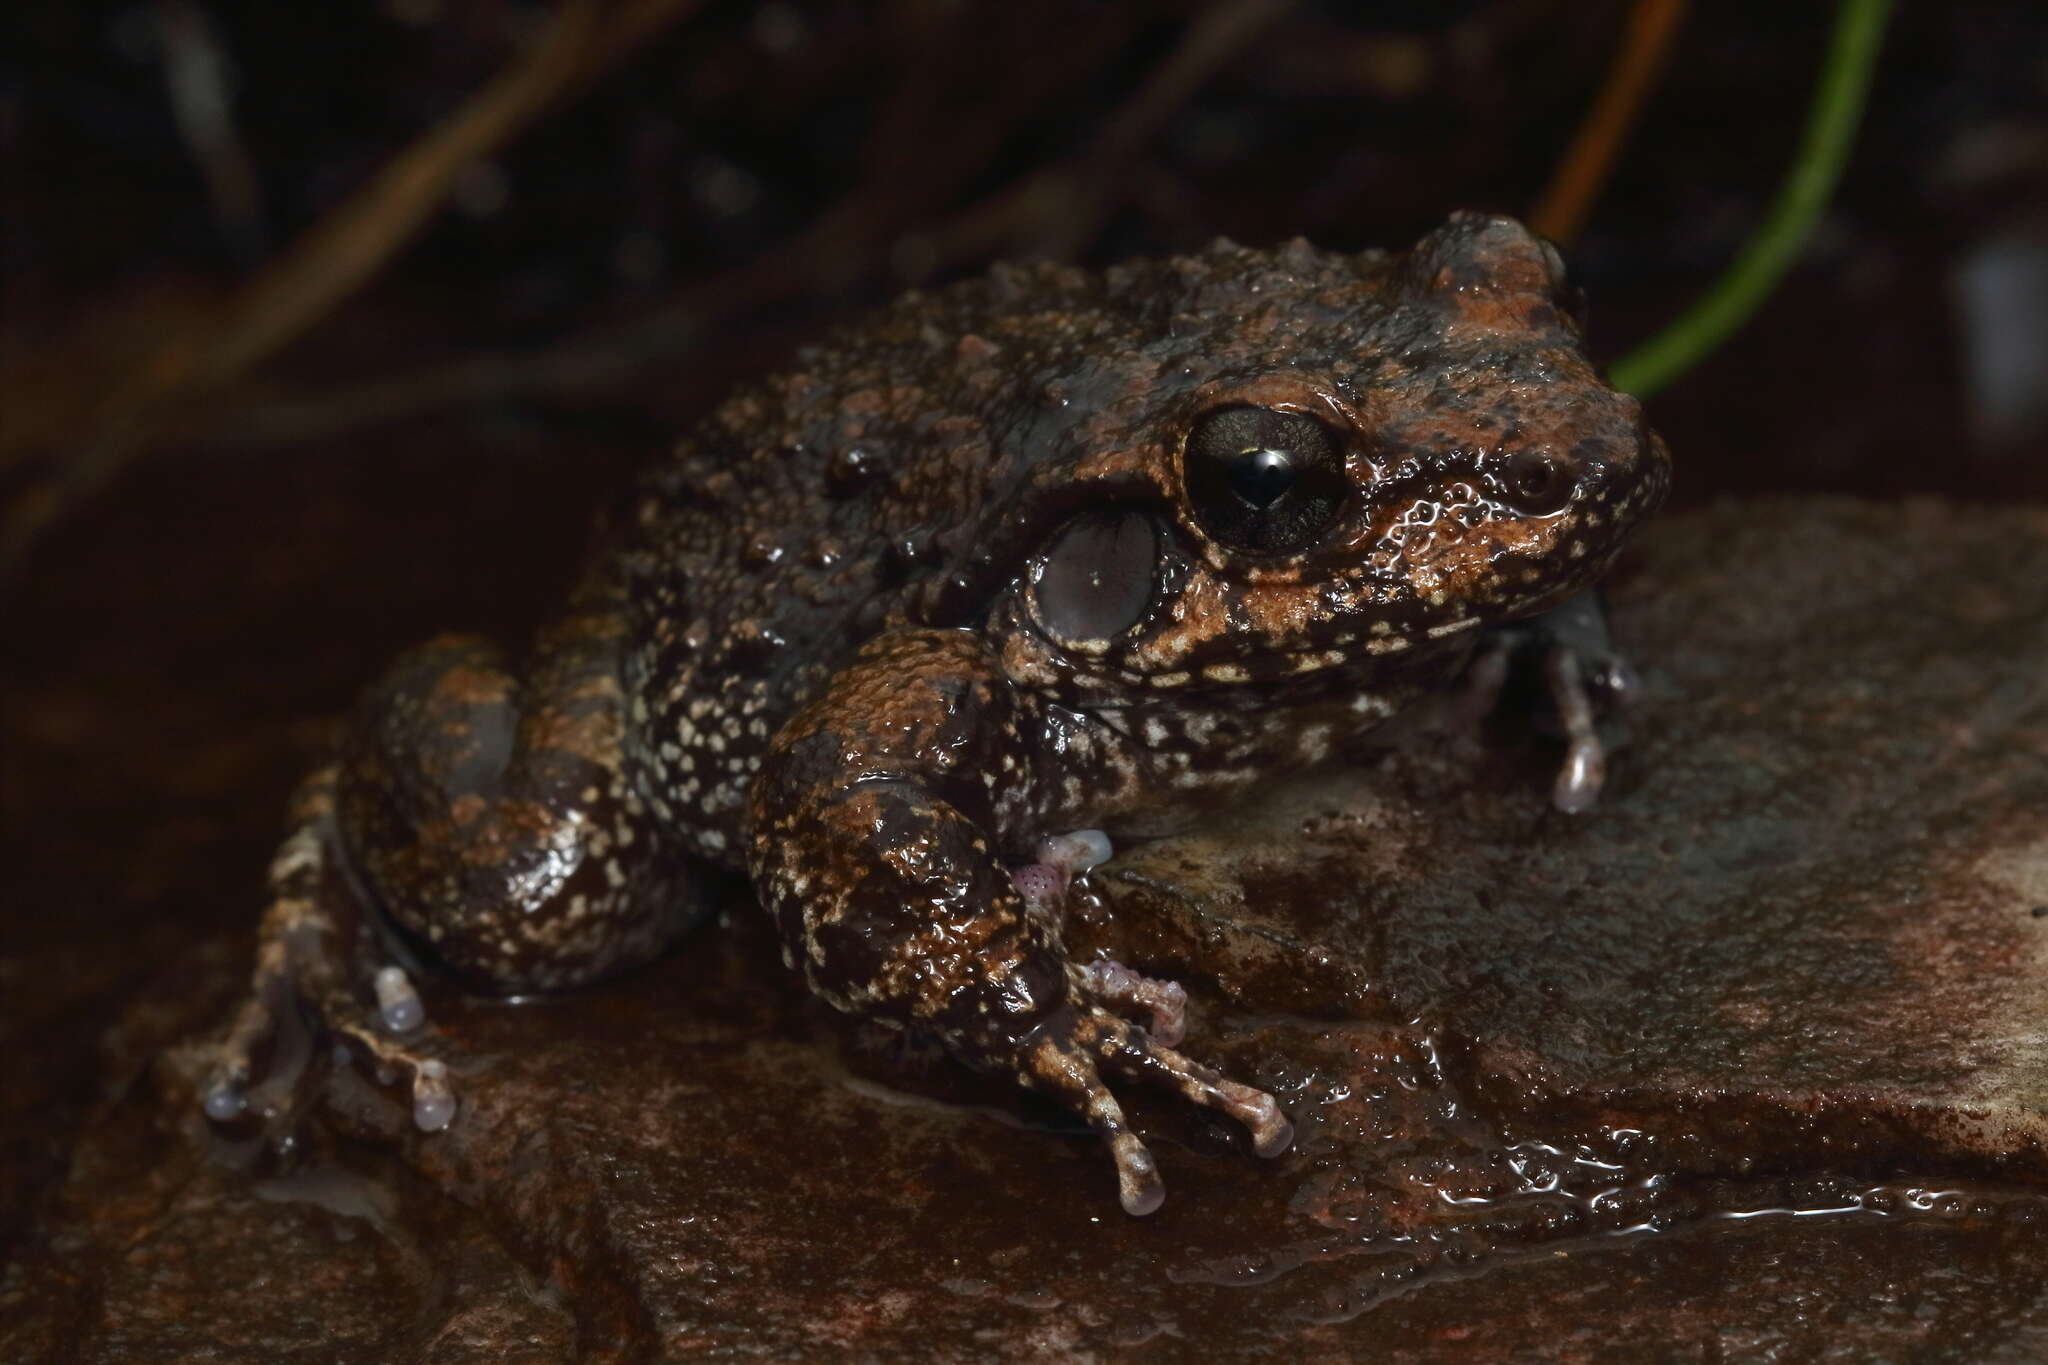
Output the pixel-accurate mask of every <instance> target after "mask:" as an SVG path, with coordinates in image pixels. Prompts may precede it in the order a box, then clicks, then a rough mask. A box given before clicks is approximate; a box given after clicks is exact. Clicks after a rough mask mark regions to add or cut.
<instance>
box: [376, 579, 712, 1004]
mask: <svg viewBox="0 0 2048 1365" xmlns="http://www.w3.org/2000/svg"><path fill="white" fill-rule="evenodd" d="M617 636H618V629H617V627H616V626H615V625H614V624H613V623H612V621H611V620H610V618H608V617H603V616H595V615H593V616H586V617H582V618H576V619H572V620H571V621H569V622H568V623H566V624H565V625H563V626H561V627H558V628H557V629H555V630H554V631H553V632H551V633H550V634H549V635H548V636H546V637H544V638H543V639H542V641H541V642H540V644H541V647H540V650H539V652H538V655H537V658H536V663H535V666H534V668H533V670H532V672H531V673H530V674H529V675H528V676H527V677H526V678H524V679H521V678H517V677H515V676H513V675H512V674H511V673H510V672H509V671H507V669H506V668H505V666H504V663H503V660H502V657H501V655H500V654H499V652H498V651H497V650H496V648H495V647H493V646H492V645H490V644H489V643H487V642H485V641H482V640H478V639H475V638H471V637H461V636H451V637H444V638H441V639H438V640H435V641H433V642H431V643H429V644H427V645H424V646H422V647H420V648H419V649H416V650H414V651H413V652H411V653H410V654H408V655H406V656H404V657H403V658H401V659H400V660H399V661H398V663H397V664H396V665H394V666H393V668H392V669H391V671H390V672H389V673H388V674H387V675H386V676H385V678H384V679H383V680H382V682H380V683H379V684H378V685H377V686H376V687H375V688H374V689H373V690H372V691H371V692H370V694H369V695H368V696H367V697H366V698H365V700H364V703H363V705H362V706H361V708H360V709H359V711H358V713H357V715H356V717H355V720H354V723H353V725H352V727H351V731H350V735H349V739H348V744H347V752H346V755H345V760H344V763H343V768H342V776H341V787H340V828H341V841H342V845H343V848H344V849H345V850H346V853H347V856H348V859H349V862H350V863H351V865H352V866H353V867H354V868H355V869H356V871H357V872H358V874H359V875H360V876H361V877H362V878H363V880H364V881H365V882H367V884H368V885H369V887H370V889H371V890H372V892H373V893H374V895H375V897H376V899H377V901H378V902H379V904H380V905H381V906H382V908H383V909H384V911H385V912H386V913H387V914H388V915H389V916H390V917H391V919H392V920H393V921H395V922H396V923H397V924H398V925H400V926H401V927H402V928H403V929H405V930H406V931H407V932H408V933H410V934H411V935H412V936H413V937H414V938H416V939H417V940H420V941H422V942H424V943H425V944H426V945H427V947H428V948H429V950H430V951H431V953H432V954H433V956H435V957H436V958H437V959H439V961H440V962H442V963H443V964H444V965H446V966H447V967H449V968H451V969H452V970H453V971H455V972H456V973H457V974H458V975H460V976H462V977H463V978H464V979H465V980H466V981H467V982H468V983H469V984H470V985H471V986H473V987H476V988H478V989H482V990H487V991H498V992H515V991H530V990H555V989H562V988H566V987H570V986H575V985H579V984H582V983H584V982H587V981H591V980H594V979H596V978H598V977H602V976H605V975H608V974H610V973H612V972H616V971H620V970H623V969H624V968H627V967H631V966H633V965H636V964H637V963H640V962H642V961H645V960H646V959H647V958H649V957H651V956H653V955H654V954H655V953H657V952H659V951H660V950H661V949H662V948H663V947H664V946H665V945H666V944H667V943H668V942H670V941H671V940H672V939H673V938H674V937H675V936H676V934H677V933H678V932H679V931H680V930H681V929H682V928H684V927H685V926H686V925H687V924H688V922H689V921H690V920H691V919H692V918H693V917H694V911H695V909H696V908H697V906H698V905H699V903H700V902H701V899H702V897H701V895H700V894H699V892H698V890H697V888H696V886H695V879H694V877H693V876H692V874H691V869H690V867H689V865H688V863H687V862H686V860H685V858H684V857H683V855H682V854H681V853H680V852H679V851H678V850H677V849H676V848H675V846H674V843H673V841H672V840H669V839H665V838H664V837H663V836H662V832H661V831H660V829H659V828H658V826H657V825H656V823H655V821H654V819H653V816H652V814H651V813H650V812H649V811H648V810H647V809H646V807H645V806H644V805H643V804H642V802H641V800H640V798H639V796H638V795H637V794H636V793H635V792H634V791H633V790H632V788H631V785H630V783H629V781H628V779H627V776H626V773H625V771H624V765H623V761H622V756H621V746H622V740H623V736H624V731H625V718H624V704H623V700H622V694H621V690H620V686H619V681H618V675H617V670H616V666H615V660H616V656H617V649H616V645H617Z"/></svg>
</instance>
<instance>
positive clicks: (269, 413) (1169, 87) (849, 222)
mask: <svg viewBox="0 0 2048 1365" xmlns="http://www.w3.org/2000/svg"><path fill="white" fill-rule="evenodd" d="M1289 7H1290V6H1289V3H1288V0H1222V3H1218V4H1214V5H1212V6H1210V7H1209V9H1208V10H1207V11H1205V12H1204V13H1203V15H1202V16H1201V17H1200V18H1198V19H1197V20H1196V21H1195V22H1194V23H1193V24H1192V25H1191V26H1190V27H1189V30H1188V32H1187V33H1186V35H1185V36H1184V37H1183V38H1182V40H1181V44H1180V46H1179V47H1178V48H1177V49H1176V50H1175V51H1174V53H1173V54H1172V55H1171V56H1169V57H1168V58H1167V59H1166V60H1165V61H1164V62H1162V63H1160V65H1159V66H1158V67H1157V68H1156V69H1155V70H1154V71H1153V72H1152V73H1151V75H1150V76H1149V77H1148V78H1147V79H1146V81H1145V82H1144V84H1143V85H1142V86H1140V87H1139V89H1138V90H1137V91H1135V92H1133V94H1132V96H1131V98H1130V99H1129V100H1128V101H1126V102H1125V104H1124V105H1123V107H1122V108H1121V109H1119V110H1118V111H1117V113H1116V114H1115V115H1114V116H1113V117H1111V118H1110V119H1109V120H1108V121H1107V122H1106V123H1105V125H1104V127H1103V130H1102V131H1101V132H1100V133H1099V134H1098V135H1097V136H1096V137H1095V139H1094V140H1093V141H1092V142H1091V143H1090V144H1089V146H1088V147H1087V148H1086V149H1085V150H1083V151H1082V152H1081V153H1080V154H1079V155H1077V156H1075V157H1074V158H1072V159H1071V160H1069V161H1067V162H1065V163H1063V164H1061V165H1059V166H1055V167H1051V168H1048V169H1046V170H1043V171H1040V172H1038V173H1036V174H1034V175H1030V176H1026V177H1023V178H1022V179H1021V180H1018V181H1016V182H1013V183H1012V184H1010V185H1008V186H1006V187H1004V188H1002V189H999V190H996V191H993V192H992V193H990V194H989V195H987V196H986V197H985V198H983V199H981V200H979V201H977V202H975V203H973V204H970V205H968V206H967V207H965V208H963V209H961V210H959V211H958V212H956V213H954V214H953V215H952V216H951V217H949V218H947V219H945V220H944V221H943V222H941V223H940V224H939V225H938V226H936V227H934V228H933V229H932V230H931V231H930V232H928V233H920V234H919V242H920V244H921V247H922V249H921V250H920V251H919V252H918V253H917V255H918V258H919V262H920V266H921V270H922V272H923V273H933V272H936V271H938V270H940V269H942V268H944V267H946V266H948V265H953V264H956V263H958V262H960V261H963V260H969V259H973V258H975V257H979V256H983V255H987V254H990V253H992V252H995V251H998V250H1000V249H1002V248H1004V247H1006V246H1007V247H1011V248H1016V247H1019V246H1022V245H1023V244H1025V243H1026V242H1027V240H1029V241H1031V242H1032V244H1034V245H1037V246H1038V247H1040V248H1041V250H1042V249H1043V248H1044V247H1045V246H1046V244H1047V243H1046V238H1047V236H1048V234H1050V233H1053V232H1059V233H1061V235H1062V241H1064V240H1065V238H1066V237H1067V236H1069V235H1072V234H1071V233H1070V231H1069V230H1070V229H1073V228H1074V227H1075V225H1077V224H1087V225H1090V226H1088V227H1087V229H1086V232H1084V233H1080V234H1079V235H1078V237H1077V239H1076V243H1075V244H1076V245H1078V242H1080V241H1085V240H1086V235H1087V233H1092V232H1093V231H1094V226H1093V225H1097V224H1099V222H1100V218H1101V216H1102V214H1104V213H1106V212H1107V203H1108V198H1109V194H1110V189H1109V187H1110V186H1111V185H1113V183H1114V181H1115V178H1116V175H1117V173H1118V172H1119V171H1120V170H1121V169H1122V168H1123V167H1124V166H1125V165H1126V163H1127V162H1128V161H1129V160H1130V159H1131V158H1132V157H1134V156H1135V155H1136V154H1137V153H1138V152H1139V151H1141V150H1142V149H1143V148H1144V146H1145V145H1146V144H1147V143H1148V142H1149V141H1150V139H1151V138H1152V137H1153V136H1155V135H1156V133H1157V132H1158V129H1159V128H1160V127H1161V126H1162V125H1163V124H1164V123H1165V122H1166V120H1167V119H1169V118H1171V117H1172V115H1173V114H1174V113H1175V112H1176V111H1177V110H1178V109H1179V108H1180V107H1181V106H1182V105H1184V104H1185V103H1186V102H1187V101H1188V99H1190V98H1191V97H1192V96H1193V95H1194V94H1195V92H1196V91H1197V90H1199V89H1200V88H1201V86H1202V85H1203V84H1204V83H1205V82H1206V81H1207V80H1208V79H1209V77H1210V76H1212V75H1213V74H1214V73H1215V71H1216V69H1217V68H1218V67H1220V66H1221V65H1223V64H1224V62H1226V61H1227V60H1229V59H1230V58H1231V57H1233V56H1235V55H1236V54H1237V53H1239V52H1240V51H1242V50H1243V45H1244V43H1245V42H1246V41H1248V40H1249V39H1250V38H1251V37H1253V36H1255V35H1256V34H1257V33H1258V32H1259V31H1260V30H1261V29H1263V28H1264V27H1265V26H1266V25H1267V24H1270V23H1272V22H1273V21H1275V20H1277V19H1278V18H1280V17H1281V16H1282V15H1284V14H1285V13H1286V12H1287V10H1288V9H1289ZM1117 37H1120V35H1112V38H1113V39H1114V38H1117ZM1092 64H1093V63H1092V62H1083V63H1080V64H1079V65H1080V68H1081V69H1086V68H1087V67H1088V66H1090V65H1092ZM1057 84H1058V78H1056V77H1047V76H1046V75H1044V74H1041V75H1040V76H1039V77H1038V78H1036V79H1035V80H1034V81H1027V82H1025V83H1024V84H1023V85H1021V86H1019V87H1017V88H1015V89H1013V90H1012V91H1010V92H1009V94H1008V98H1007V99H1005V100H1004V101H1003V103H1002V105H1001V106H1000V107H999V113H998V116H996V117H992V118H990V119H989V120H987V121H986V122H985V123H979V124H977V125H976V126H974V127H971V128H969V129H965V130H963V132H962V134H961V135H960V136H958V137H956V138H955V139H954V140H953V141H952V142H951V143H949V144H946V145H942V146H938V147H932V148H928V149H927V150H926V154H925V155H924V156H921V157H919V158H916V159H914V160H911V159H907V158H899V157H891V156H878V157H876V158H874V162H875V166H876V175H875V177H874V178H872V179H871V180H870V181H869V182H868V183H867V184H866V185H864V186H863V187H862V188H861V190H860V191H858V192H857V193H854V194H852V195H849V196H847V197H846V198H844V199H842V200H841V201H840V202H839V203H837V204H836V205H834V206H833V207H832V208H831V209H830V210H828V211H827V212H826V214H825V215H824V216H823V217H822V218H820V219H819V220H818V221H816V222H814V223H813V224H811V226H810V227H809V228H807V229H805V230H804V231H803V232H801V233H799V234H798V235H797V236H796V237H795V238H793V239H791V240H789V241H786V242H784V243H782V244H781V245H779V246H777V247H774V248H772V249H771V250H769V251H767V252H766V253H764V254H763V255H761V256H760V257H758V258H756V259H755V260H754V261H753V262H751V263H750V264H749V265H747V266H746V267H744V268H741V269H738V270H732V271H727V272H724V273H722V274H720V275H717V276H714V277H712V278H710V279H707V280H701V281H698V282H696V283H694V284H692V285H690V286H688V287H686V288H685V289H683V290H682V291H681V292H680V293H678V294H677V295H675V296H674V297H672V298H671V299H670V300H669V301H667V302H666V303H664V304H663V305H662V306H661V307H659V308H658V309H656V310H654V311H652V312H650V313H647V314H644V315H643V316H641V317H639V318H637V319H635V320H633V321H631V322H628V323H625V324H623V325H617V326H610V327H607V328H605V329H603V330H602V331H597V332H592V333H586V334H585V335H582V336H578V337H572V338H570V339H568V340H566V341H563V342H559V343H557V344H556V345H554V346H551V347H548V348H547V349H545V350H541V351H535V352H529V353H526V354H520V355H503V354H499V355H483V356H474V357H470V358H468V359H465V360H460V361H457V362H454V363H453V364H449V365H444V366H441V367H438V368H436V369H432V370H428V371H425V372H423V373H418V374H406V375H400V376H395V377H393V378H390V379H383V380H375V381H372V382H370V383H367V384H363V385H358V386H355V387H351V388H348V389H344V390H341V391H338V392H333V393H324V394H314V395H310V396H308V397H304V398H298V399H283V400H274V401H272V402H269V403H266V404H263V405H260V406H257V407H255V408H253V409H244V410H242V411H241V412H239V413H238V414H237V417H236V421H235V423H234V427H233V429H232V430H229V431H223V432H221V433H220V434H219V435H218V436H214V437H207V438H204V439H207V440H208V441H209V443H211V444H216V445H227V446H235V447H242V448H247V447H262V446H270V445H279V444H286V443H289V442H293V441H303V440H312V439H324V438H328V437H332V436H335V435H338V434H340V433H342V432H344V431H349V430H353V429H356V428H359V427H363V426H374V425H379V424H382V423H387V422H393V421H399V420H402V419H404V418H407V417H412V416H416V415H418V414H420V413H422V412H430V411H434V410H436V409H439V408H444V407H449V406H453V405H457V404H462V403H479V402H488V401H490V400H492V399H499V398H504V397H506V396H508V395H511V394H556V395H561V394H570V393H578V392H587V391H589V390H592V389H595V388H601V387H603V386H605V385H608V384H617V383H619V382H622V381H623V380H625V379H627V378H630V377H631V376H632V375H634V374H636V373H639V372H640V371H642V370H644V369H645V368H646V367H647V366H649V365H652V364H655V363H657V362H659V361H661V360H663V359H666V358H669V357H671V356H674V355H676V354H679V353H681V352H683V351H685V350H687V349H689V348H690V347H692V346H694V345H697V344H699V343H700V342H701V341H702V339H703V337H704V336H705V335H706V333H707V332H709V331H711V330H712V329H713V328H714V327H715V326H716V325H717V324H718V322H719V321H720V320H721V319H722V318H727V317H734V316H739V315H741V314H743V313H746V312H749V311H754V310H758V309H760V308H763V307H765V306H767V305H769V304H772V303H775V302H778V301H780V300H782V299H786V298H789V297H792V296H794V295H796V294H798V293H801V292H802V291H803V290H805V289H807V288H812V287H816V286H819V285H821V284H824V283H826V282H827V278H828V277H834V278H838V279H842V280H843V279H844V278H845V276H846V275H847V274H848V273H850V272H852V271H856V270H857V273H859V274H866V273H868V272H871V271H873V270H875V269H877V268H879V267H880V266H881V265H882V263H883V262H884V261H885V260H886V258H887V257H888V255H889V253H890V251H891V249H892V248H893V247H894V246H896V245H898V243H897V241H896V237H897V234H898V233H899V232H900V231H901V230H902V228H903V226H904V223H905V221H906V218H907V217H910V216H914V213H915V212H917V211H921V210H922V208H923V206H926V205H928V204H930V203H931V202H932V201H933V200H935V199H937V198H939V197H941V196H943V195H944V194H945V193H947V192H949V191H951V190H953V189H956V188H957V187H958V186H959V184H961V183H962V182H963V181H964V180H966V179H967V178H968V177H969V176H971V174H972V173H973V172H974V171H975V170H976V169H978V168H979V166H980V165H981V163H982V161H983V159H984V157H985V154H986V151H987V149H988V148H990V147H992V146H994V145H996V144H997V143H999V142H1000V141H1001V138H1002V136H1003V135H1004V133H1005V132H1006V131H1007V129H1008V128H1009V127H1010V126H1011V125H1012V124H1013V123H1014V121H1015V120H1016V119H1018V118H1021V117H1023V116H1024V115H1025V114H1027V113H1029V112H1031V111H1032V109H1033V108H1034V107H1035V106H1036V105H1037V103H1038V101H1039V98H1040V97H1041V96H1042V95H1043V94H1044V92H1045V90H1046V89H1047V88H1048V86H1049V85H1052V86H1056V85H1057ZM893 123H894V121H893V120H890V119H887V118H885V119H884V120H883V121H882V124H881V127H880V130H879V131H878V133H877V140H878V141H880V142H882V143H883V144H884V145H886V144H888V143H890V142H892V141H893V140H894V138H893V136H892V135H893V133H894V127H893ZM905 165H914V166H916V167H917V168H918V169H920V170H921V171H922V172H923V179H922V183H919V184H916V185H913V186H908V187H906V186H905V185H903V184H902V183H900V180H899V179H898V178H895V177H892V176H891V174H890V172H891V170H900V169H901V168H902V167H904V166H905ZM1091 193H1092V194H1093V195H1094V196H1095V197H1094V199H1093V200H1090V199H1089V198H1088V197H1087V196H1088V195H1090V194H1091ZM1063 254H1070V253H1063Z"/></svg>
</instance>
